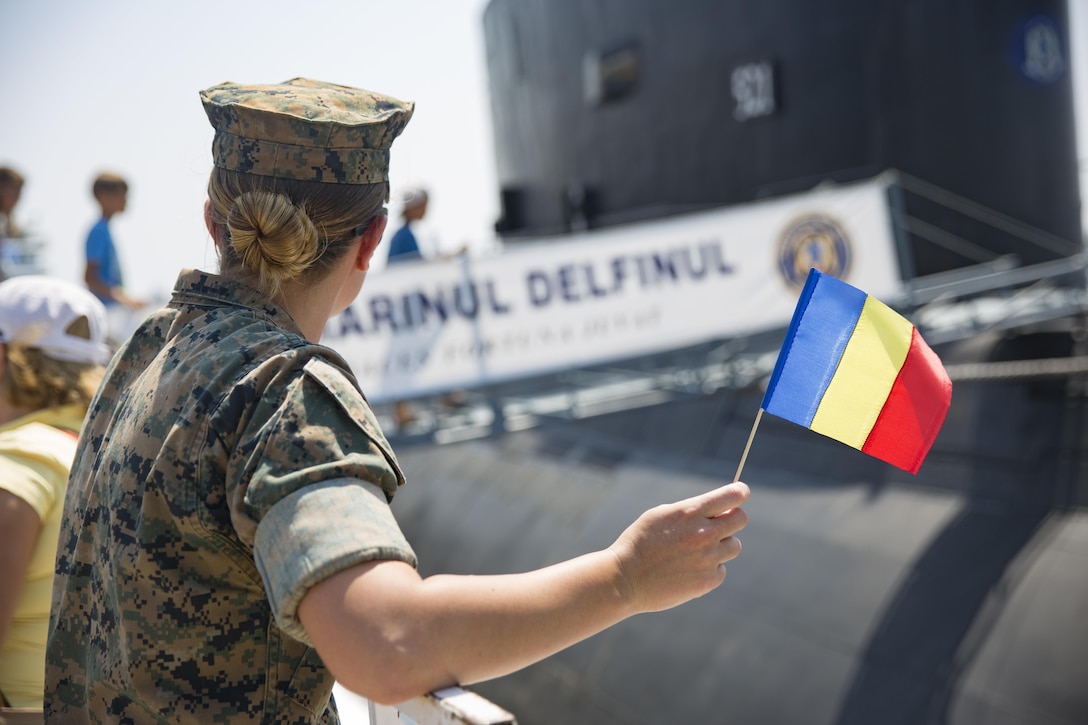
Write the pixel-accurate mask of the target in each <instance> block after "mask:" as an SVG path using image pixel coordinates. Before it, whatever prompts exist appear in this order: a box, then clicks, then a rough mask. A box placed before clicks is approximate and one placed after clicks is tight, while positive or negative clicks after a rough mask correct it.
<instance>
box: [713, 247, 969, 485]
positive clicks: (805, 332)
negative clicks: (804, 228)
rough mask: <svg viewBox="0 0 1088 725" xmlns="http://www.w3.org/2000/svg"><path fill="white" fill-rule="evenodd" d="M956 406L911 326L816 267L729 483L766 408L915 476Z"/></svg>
mask: <svg viewBox="0 0 1088 725" xmlns="http://www.w3.org/2000/svg"><path fill="white" fill-rule="evenodd" d="M951 403H952V381H951V380H949V379H948V375H947V373H945V370H944V366H943V365H941V361H940V359H939V358H938V357H937V355H936V354H935V353H934V352H933V350H931V349H930V348H929V345H927V344H926V343H925V340H923V339H922V336H921V335H920V334H919V333H918V330H917V328H915V327H914V325H912V324H911V323H910V321H909V320H907V319H905V318H903V317H902V316H900V315H899V314H898V313H896V312H895V311H894V310H892V309H891V308H890V307H888V306H887V305H885V304H884V303H883V302H881V301H880V300H878V299H876V298H875V297H870V296H869V295H867V294H865V293H864V292H862V291H861V290H859V289H856V288H854V287H851V286H850V285H848V284H846V283H845V282H842V281H841V280H838V279H835V278H834V277H830V276H828V275H825V274H823V273H822V272H820V271H819V270H816V269H812V270H810V271H809V273H808V278H807V279H806V280H805V287H804V289H803V290H802V291H801V296H800V298H799V299H798V300H797V307H796V308H795V309H794V312H793V319H792V320H791V321H790V326H789V329H788V330H787V331H786V339H785V341H784V342H783V343H782V349H781V350H780V351H779V353H778V361H777V362H776V363H775V366H774V372H773V373H772V374H771V380H770V383H768V385H767V392H766V393H765V394H764V396H763V402H762V403H761V404H760V408H759V413H758V414H757V415H756V420H755V423H754V424H753V425H752V432H751V433H750V434H749V435H748V443H747V445H746V446H745V447H744V453H743V455H742V456H741V459H740V465H739V466H738V467H737V475H736V478H735V479H734V480H739V479H740V473H741V470H742V469H743V468H744V461H745V459H747V457H748V450H749V448H751V445H752V439H753V438H754V437H755V434H756V428H757V427H758V426H759V421H760V418H762V416H763V411H767V412H768V413H771V414H773V415H777V416H778V417H780V418H785V419H786V420H788V421H791V422H793V423H797V424H798V425H802V426H804V427H806V428H810V429H812V430H814V431H816V432H817V433H821V434H823V435H825V436H827V437H829V438H834V439H835V440H837V441H840V442H841V443H845V444H846V445H848V446H851V447H852V448H857V449H858V450H860V451H861V452H863V453H867V454H869V455H871V456H873V457H875V458H879V459H880V460H882V461H885V462H887V463H891V464H892V465H894V466H897V467H899V468H901V469H903V470H904V471H909V472H910V473H918V469H919V468H920V467H921V465H922V461H923V460H925V457H926V454H927V453H928V452H929V449H930V447H931V446H932V445H933V441H934V440H935V439H936V438H937V433H938V432H939V431H940V429H941V425H942V424H943V423H944V419H945V415H946V414H947V413H948V408H949V406H950V405H951Z"/></svg>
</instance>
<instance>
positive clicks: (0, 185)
mask: <svg viewBox="0 0 1088 725" xmlns="http://www.w3.org/2000/svg"><path fill="white" fill-rule="evenodd" d="M23 183H24V179H23V176H22V174H20V173H19V172H18V171H16V170H15V169H13V168H11V167H9V166H0V281H2V280H4V279H5V278H7V276H8V271H7V269H6V268H7V267H8V266H9V265H8V264H7V261H8V259H9V258H10V256H11V254H12V253H13V251H12V249H11V248H10V247H11V245H9V244H8V240H9V239H15V238H18V237H20V236H22V230H21V229H19V227H18V226H17V225H16V224H15V219H14V218H13V217H14V213H15V205H16V204H18V203H19V196H20V195H21V194H22V193H23Z"/></svg>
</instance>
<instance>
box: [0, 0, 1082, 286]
mask: <svg viewBox="0 0 1088 725" xmlns="http://www.w3.org/2000/svg"><path fill="white" fill-rule="evenodd" d="M487 1H488V0H383V1H382V2H378V1H376V0H308V2H305V3H301V2H298V0H291V1H290V2H286V1H285V0H260V1H259V2H257V1H254V0H245V1H244V2H243V1H241V0H237V1H231V0H185V2H179V3H158V2H147V0H98V2H82V1H80V0H0V29H2V34H3V42H2V43H0V59H2V61H3V64H2V67H3V68H4V69H5V79H4V90H3V96H2V97H3V112H2V116H0V164H10V165H12V166H14V167H15V168H17V169H19V170H20V171H21V172H22V173H23V174H24V175H25V176H26V177H27V184H26V186H25V187H24V190H23V197H22V200H21V201H20V204H19V207H18V208H17V210H16V219H17V220H18V221H19V222H20V223H21V224H22V225H23V226H24V227H27V228H29V229H30V230H31V231H32V232H35V233H36V234H37V235H38V236H40V237H41V238H42V239H44V240H45V241H46V242H47V243H48V248H47V253H46V263H47V265H48V268H49V271H50V273H52V274H55V275H57V276H61V277H65V278H69V279H72V280H79V279H80V278H81V276H82V265H83V240H84V238H85V235H86V232H87V229H88V228H89V227H90V225H91V224H92V223H94V221H95V220H96V218H97V215H98V212H97V207H96V206H95V204H94V200H93V198H92V197H91V194H90V184H91V181H92V180H93V178H94V176H95V175H96V174H97V173H98V172H99V171H102V170H112V171H115V172H117V173H120V174H121V175H123V176H125V177H126V178H127V179H128V180H129V183H130V194H129V208H128V211H127V212H125V213H124V214H122V215H120V216H118V217H116V218H115V220H114V221H113V222H112V223H111V225H112V227H113V231H114V238H115V239H116V241H117V244H118V247H119V251H120V254H121V260H122V263H123V265H124V269H125V274H126V283H127V286H128V287H129V289H130V291H131V292H133V293H135V294H137V295H140V296H144V297H147V298H158V299H161V298H163V297H165V295H167V294H168V292H169V290H170V288H171V287H172V285H173V281H174V278H175V277H176V276H177V272H178V270H179V269H180V268H182V267H202V268H204V269H214V267H215V261H214V254H213V252H212V245H211V241H210V239H209V237H208V235H207V233H206V232H205V230H204V228H203V223H202V220H201V208H202V205H203V201H204V189H205V184H206V183H207V177H208V172H209V171H210V169H211V154H210V148H211V140H212V129H211V126H210V125H209V124H208V122H207V118H206V116H205V115H204V111H203V109H202V107H201V105H200V101H199V98H198V96H197V94H198V92H199V91H200V90H201V89H203V88H207V87H208V86H212V85H215V84H216V83H220V82H222V81H227V80H230V81H235V82H239V83H268V82H279V81H283V80H287V79H289V78H293V77H296V76H304V77H309V78H316V79H319V80H324V81H331V82H335V83H341V84H345V85H351V86H359V87H363V88H369V89H371V90H375V91H380V92H384V93H388V94H390V95H393V96H396V97H398V98H402V99H404V100H413V101H415V102H416V113H415V117H414V118H413V120H412V122H411V123H410V124H409V125H408V128H407V130H406V131H405V132H404V134H403V135H402V136H401V137H400V139H398V140H397V141H396V143H394V145H393V163H392V177H391V182H392V185H393V193H394V197H396V195H397V193H398V192H399V191H401V190H403V189H404V188H406V187H408V186H412V185H425V186H427V187H428V188H429V189H430V190H431V194H432V203H431V205H430V209H429V214H428V218H427V223H428V227H429V229H430V234H431V237H432V240H433V243H436V244H437V245H438V246H440V247H443V248H446V249H454V248H457V247H459V246H461V245H462V244H469V245H470V246H472V247H473V248H474V249H486V248H490V247H492V246H493V245H494V234H493V233H492V231H491V229H492V226H491V225H492V223H493V222H494V220H495V219H496V218H497V216H498V213H499V209H498V190H497V184H496V180H495V168H494V150H493V146H492V142H491V117H490V100H489V98H488V94H487V71H486V65H485V48H484V44H483V30H482V17H483V11H484V8H485V7H486V5H487ZM1069 5H1070V11H1071V16H1072V26H1073V33H1072V35H1073V38H1072V45H1073V53H1074V57H1073V62H1074V69H1073V73H1074V80H1075V82H1076V83H1077V86H1078V91H1079V93H1078V99H1077V102H1078V117H1079V119H1081V121H1080V127H1081V133H1080V144H1079V155H1080V157H1081V167H1082V169H1083V172H1082V174H1081V178H1082V182H1081V188H1082V189H1088V0H1069ZM1078 51H1079V52H1078ZM1085 206H1086V207H1088V205H1085ZM398 211H399V210H398V209H397V208H396V206H395V204H394V205H393V206H392V207H391V213H392V214H393V215H394V219H391V221H393V222H395V218H396V215H397V213H398ZM1085 211H1086V218H1088V208H1086V210H1085Z"/></svg>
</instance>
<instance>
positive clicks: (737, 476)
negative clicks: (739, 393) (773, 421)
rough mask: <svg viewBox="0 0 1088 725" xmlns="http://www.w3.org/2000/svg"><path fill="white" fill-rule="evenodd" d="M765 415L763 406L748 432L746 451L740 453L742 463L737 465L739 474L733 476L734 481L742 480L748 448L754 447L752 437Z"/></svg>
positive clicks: (754, 435)
mask: <svg viewBox="0 0 1088 725" xmlns="http://www.w3.org/2000/svg"><path fill="white" fill-rule="evenodd" d="M762 417H763V408H760V409H759V412H758V413H756V422H755V423H752V432H751V433H749V434H748V442H747V443H745V444H744V453H742V454H741V455H740V465H739V466H737V475H736V476H733V482H734V483H736V482H737V481H739V480H740V472H741V471H742V470H744V462H745V461H746V460H748V450H749V449H750V448H751V447H752V439H753V438H755V437H756V428H758V427H759V419H760V418H762Z"/></svg>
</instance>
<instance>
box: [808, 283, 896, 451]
mask: <svg viewBox="0 0 1088 725" xmlns="http://www.w3.org/2000/svg"><path fill="white" fill-rule="evenodd" d="M913 330H914V326H913V325H911V323H910V322H909V321H908V320H906V319H904V318H903V317H902V316H900V315H899V314H898V313H896V312H895V311H893V310H892V309H891V308H890V307H888V306H887V305H885V304H884V303H883V302H881V301H880V300H878V299H876V298H874V297H869V298H868V299H866V300H865V306H864V307H863V308H862V310H861V317H859V318H858V324H857V326H856V327H855V328H854V334H853V335H852V336H851V337H850V342H848V343H847V345H846V349H845V350H844V351H843V354H842V359H841V360H840V361H839V366H838V368H836V370H835V375H834V377H832V378H831V382H830V384H828V386H827V390H826V391H825V392H824V397H823V399H821V401H820V406H819V407H818V408H817V409H816V415H815V417H813V419H812V425H811V426H810V427H811V428H812V430H814V431H816V432H817V433H822V434H823V435H825V436H829V437H831V438H834V439H835V440H837V441H842V442H843V443H845V444H846V445H848V446H853V447H854V448H857V449H859V450H860V449H861V447H862V446H863V445H865V439H866V438H868V436H869V431H871V430H872V429H873V425H874V424H875V423H876V419H877V416H878V415H880V410H881V408H883V407H884V401H885V400H887V398H888V393H889V391H891V389H892V384H894V383H895V378H896V376H897V375H898V374H899V369H900V368H902V367H903V361H904V360H906V359H907V352H908V351H909V350H910V338H911V333H912V332H913Z"/></svg>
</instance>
